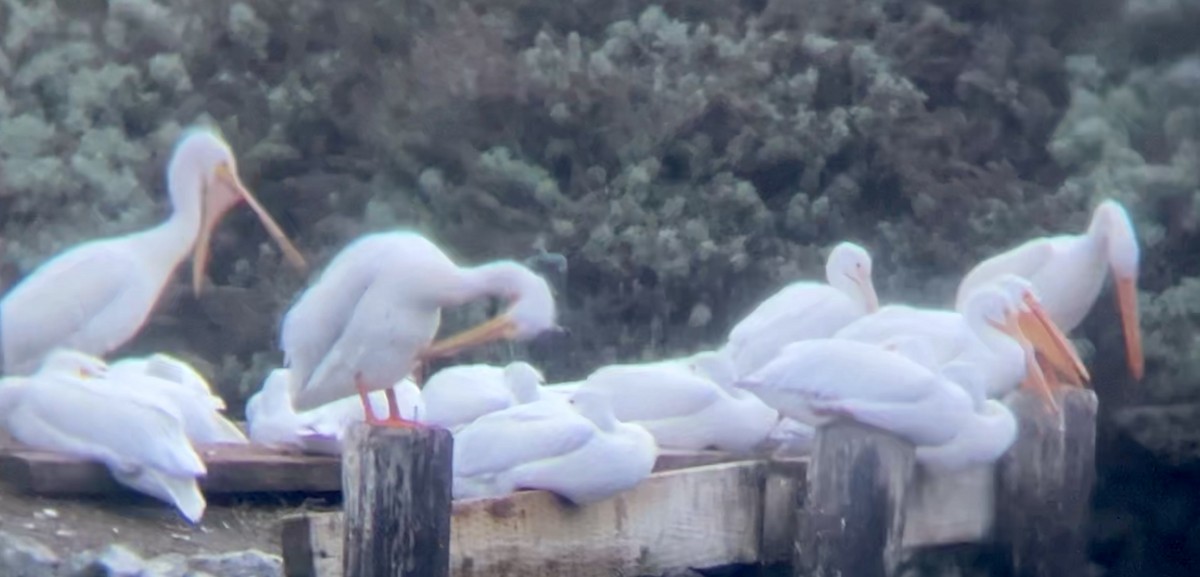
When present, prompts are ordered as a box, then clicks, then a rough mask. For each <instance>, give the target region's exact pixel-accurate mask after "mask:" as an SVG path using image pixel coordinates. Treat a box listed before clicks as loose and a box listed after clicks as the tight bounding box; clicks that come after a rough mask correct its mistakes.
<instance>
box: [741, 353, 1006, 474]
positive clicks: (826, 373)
mask: <svg viewBox="0 0 1200 577" xmlns="http://www.w3.org/2000/svg"><path fill="white" fill-rule="evenodd" d="M959 366H962V365H959ZM948 368H949V369H950V370H955V369H954V368H953V367H948ZM943 372H945V370H943ZM955 376H956V377H959V378H960V379H961V380H960V382H959V384H956V383H955V382H952V381H951V380H949V379H947V378H946V377H944V376H942V374H939V373H935V372H933V371H930V370H929V369H927V368H925V367H923V366H921V365H919V364H917V363H915V362H913V361H911V360H909V359H907V358H904V357H902V356H900V355H898V354H895V353H892V352H889V351H885V350H883V349H881V348H879V347H877V346H875V345H871V344H867V343H861V342H857V341H849V340H841V339H814V340H808V341H801V342H797V343H792V344H790V345H788V346H786V347H784V349H783V350H782V351H781V352H780V354H779V355H778V356H777V357H776V358H775V359H774V360H772V361H771V362H770V363H768V364H767V365H766V366H764V367H763V368H762V369H760V370H758V371H756V372H755V373H753V374H751V375H749V376H747V377H743V378H742V379H741V380H740V381H739V383H738V386H741V387H744V388H746V389H748V390H750V391H751V392H754V393H755V394H757V395H758V396H759V397H760V398H761V399H762V400H763V401H765V402H766V403H767V404H768V405H771V406H772V407H774V408H776V409H777V410H779V412H780V413H781V414H783V415H784V416H786V417H790V418H793V419H796V420H798V421H800V422H803V423H808V424H812V425H815V426H820V425H823V424H825V423H828V422H829V421H831V420H832V419H834V418H837V417H839V416H847V417H850V418H853V419H855V420H858V421H860V422H862V423H865V424H868V425H871V426H874V427H878V428H880V429H883V430H886V431H890V432H892V433H894V434H896V435H899V436H900V437H903V438H905V439H907V440H909V441H910V442H912V443H913V444H914V445H916V446H917V451H918V453H917V458H918V460H920V461H922V462H925V463H927V464H937V465H939V466H944V467H950V468H956V467H963V466H968V465H971V464H976V463H981V462H990V460H994V459H995V458H997V457H998V456H999V455H1001V454H1003V452H1004V451H1006V450H1007V449H1008V447H1009V446H1011V444H1012V442H1013V440H1014V439H1015V432H1016V421H1015V419H1014V417H1013V415H1012V413H1011V412H1010V411H1008V409H1007V408H1006V407H1005V406H1004V405H1003V404H1001V403H999V402H997V401H991V400H985V399H984V396H983V391H982V388H981V383H979V382H978V381H976V380H973V379H969V378H963V377H966V376H969V375H962V374H955ZM964 387H967V388H969V389H970V390H969V391H968V390H966V389H964ZM933 448H936V449H938V451H936V452H933V453H931V452H930V449H933ZM951 457H953V458H951Z"/></svg>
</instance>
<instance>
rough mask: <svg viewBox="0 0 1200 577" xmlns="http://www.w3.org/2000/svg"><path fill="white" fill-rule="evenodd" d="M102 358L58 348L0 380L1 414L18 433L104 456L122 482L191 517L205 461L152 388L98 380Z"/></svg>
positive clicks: (43, 445)
mask: <svg viewBox="0 0 1200 577" xmlns="http://www.w3.org/2000/svg"><path fill="white" fill-rule="evenodd" d="M105 372H106V371H105V368H104V363H103V361H101V360H100V359H98V358H96V357H93V356H91V355H86V354H83V353H79V352H76V351H69V350H62V349H57V350H54V351H51V352H50V353H49V354H48V355H47V357H46V360H45V364H44V365H43V366H42V368H40V369H39V370H38V371H37V372H36V373H34V374H33V375H32V376H28V377H8V378H5V379H2V380H0V421H2V422H3V423H4V425H5V427H7V428H8V431H9V432H10V433H11V434H12V436H13V437H14V438H15V439H17V440H18V441H20V442H22V443H24V444H26V445H29V446H31V447H36V448H39V449H43V450H48V451H56V452H61V453H66V454H70V455H75V456H79V457H84V458H90V459H95V460H97V461H100V462H102V463H104V464H105V465H106V466H107V467H108V469H109V471H111V472H112V474H113V477H114V478H115V479H116V480H117V481H119V482H121V483H122V484H125V485H127V486H129V487H132V488H134V489H136V490H138V491H141V492H143V493H147V494H149V495H151V496H153V497H156V498H158V499H161V500H163V501H166V502H168V503H171V504H173V505H174V506H175V507H176V508H177V509H179V511H180V512H181V513H182V514H183V516H184V517H186V518H187V519H188V520H189V521H191V522H193V523H195V522H198V521H199V520H200V518H201V516H203V514H204V509H205V507H206V502H205V500H204V495H203V494H201V492H200V489H199V487H197V485H196V478H197V477H201V476H203V475H205V474H206V472H207V469H206V468H205V466H204V463H203V462H202V461H201V460H200V456H199V455H197V454H196V452H195V450H193V449H192V445H191V443H189V442H188V439H187V436H186V435H185V434H184V430H183V420H182V417H181V416H180V414H179V411H178V410H177V408H176V407H175V406H174V405H173V404H171V403H169V402H167V401H165V400H164V399H162V398H161V397H159V396H156V395H143V394H138V393H135V392H130V391H128V390H124V389H121V388H119V387H113V386H110V385H106V384H103V383H101V382H100V381H99V379H98V377H99V378H103V376H104V374H105Z"/></svg>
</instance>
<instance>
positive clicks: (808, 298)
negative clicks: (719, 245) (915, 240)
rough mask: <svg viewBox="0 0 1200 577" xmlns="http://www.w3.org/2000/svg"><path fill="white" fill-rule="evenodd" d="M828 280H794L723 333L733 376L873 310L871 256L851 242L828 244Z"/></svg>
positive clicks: (876, 301)
mask: <svg viewBox="0 0 1200 577" xmlns="http://www.w3.org/2000/svg"><path fill="white" fill-rule="evenodd" d="M825 279H826V282H827V283H828V284H822V283H817V282H808V281H804V282H795V283H792V284H790V285H788V286H786V287H784V288H783V289H782V290H780V291H779V292H777V293H775V294H774V295H772V296H771V297H769V298H768V299H767V300H765V301H763V302H762V303H761V304H759V305H758V307H756V308H755V309H754V310H753V311H752V312H751V313H750V314H749V315H747V316H746V318H744V319H742V320H741V321H740V322H739V323H738V324H737V325H735V326H734V327H733V330H731V331H730V332H729V340H728V342H727V343H726V344H725V347H724V348H723V350H724V352H725V354H727V355H729V357H730V358H731V359H733V363H734V366H735V368H736V369H737V374H738V375H739V376H744V375H748V374H750V373H752V372H754V371H755V370H756V369H758V368H759V367H762V366H763V365H765V364H766V363H767V362H768V361H770V360H771V359H772V358H774V356H775V354H776V353H778V352H779V350H780V349H782V348H783V346H784V345H786V344H788V343H792V342H796V341H801V340H805V339H817V338H824V337H829V336H832V335H833V333H835V332H837V330H838V329H840V328H842V327H844V326H846V325H847V324H850V322H852V321H854V320H855V319H857V318H859V317H862V316H863V315H865V314H868V313H872V312H875V311H876V310H878V309H879V298H878V297H877V296H876V295H875V285H874V283H872V282H871V255H870V254H868V253H867V251H866V249H864V248H862V247H861V246H858V245H856V244H854V243H850V242H843V243H841V244H838V245H837V246H836V247H834V249H833V251H832V252H830V253H829V258H828V259H827V260H826V262H825Z"/></svg>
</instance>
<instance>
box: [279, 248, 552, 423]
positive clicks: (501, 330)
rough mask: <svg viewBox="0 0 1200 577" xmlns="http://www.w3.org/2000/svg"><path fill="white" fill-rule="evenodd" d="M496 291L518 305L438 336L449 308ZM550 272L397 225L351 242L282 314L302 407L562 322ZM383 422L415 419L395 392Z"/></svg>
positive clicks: (387, 383)
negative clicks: (464, 250) (459, 261)
mask: <svg viewBox="0 0 1200 577" xmlns="http://www.w3.org/2000/svg"><path fill="white" fill-rule="evenodd" d="M487 295H495V296H500V297H503V298H506V299H508V300H509V301H510V302H512V306H511V307H509V309H508V310H507V311H506V312H504V313H502V314H501V315H499V316H497V317H496V318H493V319H491V320H489V321H487V322H485V323H482V324H481V325H479V326H477V327H475V328H472V329H470V330H467V331H464V332H463V333H460V334H458V335H456V336H453V337H450V338H447V339H445V340H442V341H439V342H437V343H434V344H433V345H430V344H429V343H430V341H431V340H432V339H433V337H434V335H435V334H436V333H437V330H438V325H439V324H440V322H441V308H442V307H446V306H455V305H460V304H463V303H466V302H468V301H471V300H474V299H477V298H480V297H484V296H487ZM554 318H555V308H554V298H553V297H552V296H551V293H550V286H549V285H548V284H546V281H545V280H544V279H542V277H540V276H538V275H537V274H535V273H534V272H533V271H531V270H529V269H528V268H526V267H525V266H522V265H520V264H517V263H516V262H513V261H496V262H492V263H488V264H484V265H480V266H476V267H459V266H458V265H456V264H455V263H454V262H453V261H452V260H450V258H449V257H447V256H446V255H445V253H443V252H442V251H441V249H439V248H438V247H437V245H435V244H433V243H432V242H430V241H429V240H428V239H426V238H425V237H423V236H421V235H420V234H417V233H415V232H409V231H397V232H385V233H376V234H370V235H366V236H364V237H362V238H359V239H358V240H356V241H354V242H352V243H350V245H349V246H347V247H346V248H345V249H343V250H342V252H341V253H339V254H338V255H337V256H336V257H334V259H333V260H332V261H331V262H330V263H329V265H328V267H326V269H325V271H324V272H323V273H321V276H320V278H318V279H317V281H316V282H315V283H314V284H313V285H312V286H310V287H309V288H308V289H307V290H305V291H304V293H303V294H302V295H301V296H300V299H299V300H298V301H296V304H295V305H294V306H292V308H291V310H289V311H288V313H287V315H286V316H285V317H284V319H283V330H282V335H281V345H282V348H283V351H284V355H285V360H286V364H287V366H288V367H289V368H290V369H291V372H292V379H291V380H292V387H293V389H292V402H293V403H294V406H295V408H296V409H297V410H299V411H304V410H309V409H313V408H316V407H318V406H320V405H323V404H326V403H329V402H332V401H335V400H337V399H340V398H343V397H347V396H352V395H354V394H355V392H357V393H358V394H359V397H360V400H361V401H362V403H363V408H364V410H369V406H368V404H367V400H366V394H367V393H368V392H369V391H373V390H380V389H386V390H387V394H388V395H389V396H394V392H391V391H392V389H391V386H392V384H393V383H395V382H396V381H399V380H400V379H402V378H404V377H406V376H408V375H409V374H410V373H411V372H412V371H413V369H414V368H415V367H416V366H417V365H418V364H419V363H421V362H422V361H424V360H428V359H431V358H434V357H437V356H444V355H448V354H453V353H455V352H457V351H458V350H461V349H463V348H465V347H469V346H473V345H478V344H482V343H485V342H488V341H494V340H500V339H528V338H532V337H533V336H535V335H537V334H539V333H541V332H543V331H547V330H551V329H553V328H555V327H556V325H555V324H554ZM391 400H392V399H391V398H389V411H388V413H389V416H388V418H387V419H385V420H379V419H375V418H374V417H371V418H370V419H369V421H370V422H371V423H372V424H375V425H394V426H412V425H413V423H411V422H408V421H406V420H404V419H402V418H401V417H400V416H399V414H398V410H397V409H396V408H395V404H394V403H392V402H390V401H391Z"/></svg>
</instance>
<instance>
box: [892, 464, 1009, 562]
mask: <svg viewBox="0 0 1200 577" xmlns="http://www.w3.org/2000/svg"><path fill="white" fill-rule="evenodd" d="M995 491H996V467H995V465H987V466H979V467H972V468H970V469H964V470H961V471H937V470H932V469H928V468H924V467H919V468H918V469H917V472H916V476H915V478H914V479H913V482H912V485H911V486H910V487H909V493H908V498H907V499H906V500H905V506H906V510H905V514H904V540H903V546H904V547H905V548H915V547H931V546H939V545H953V544H958V543H972V542H978V541H985V540H989V539H990V538H991V535H992V529H993V525H994V522H995V517H996V508H995Z"/></svg>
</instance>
